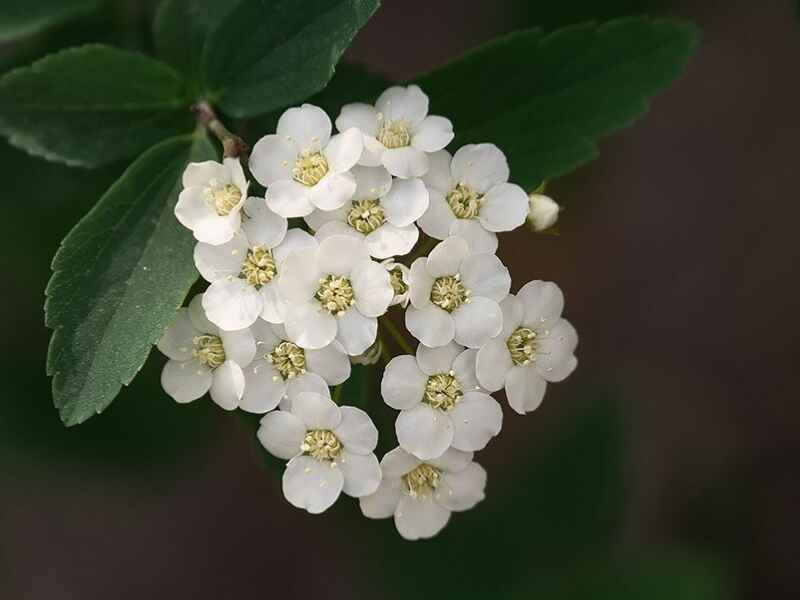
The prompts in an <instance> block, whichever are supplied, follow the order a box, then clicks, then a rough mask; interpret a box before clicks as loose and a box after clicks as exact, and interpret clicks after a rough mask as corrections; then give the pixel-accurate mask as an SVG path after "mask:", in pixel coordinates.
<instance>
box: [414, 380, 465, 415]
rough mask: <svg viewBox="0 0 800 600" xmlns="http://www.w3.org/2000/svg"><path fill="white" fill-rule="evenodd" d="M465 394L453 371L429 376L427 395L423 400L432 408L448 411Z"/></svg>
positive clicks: (426, 388)
mask: <svg viewBox="0 0 800 600" xmlns="http://www.w3.org/2000/svg"><path fill="white" fill-rule="evenodd" d="M463 395H464V392H462V391H461V386H460V385H459V384H458V381H456V378H455V375H454V373H453V372H452V371H451V372H450V373H438V374H436V375H431V376H430V377H428V381H427V383H426V384H425V396H424V397H423V398H422V401H423V402H425V403H426V404H428V405H429V406H430V407H431V408H438V409H439V410H443V411H448V410H452V409H453V407H455V405H456V404H458V402H459V401H460V400H461V397H462V396H463Z"/></svg>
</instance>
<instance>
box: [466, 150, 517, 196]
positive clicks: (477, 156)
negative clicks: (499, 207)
mask: <svg viewBox="0 0 800 600" xmlns="http://www.w3.org/2000/svg"><path fill="white" fill-rule="evenodd" d="M451 168H452V173H453V179H455V180H456V181H458V182H461V183H465V184H466V185H468V186H469V187H471V188H472V189H473V190H475V191H476V192H477V193H479V194H485V193H486V192H487V191H489V189H490V188H491V187H492V186H494V185H496V184H498V183H505V182H506V181H508V174H509V171H508V161H507V160H506V157H505V154H503V153H502V152H501V151H500V148H498V147H497V146H495V145H494V144H467V145H466V146H462V147H461V148H459V149H458V151H457V152H456V153H455V154H454V155H453V162H452V166H451ZM526 204H527V196H526Z"/></svg>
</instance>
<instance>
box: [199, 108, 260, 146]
mask: <svg viewBox="0 0 800 600" xmlns="http://www.w3.org/2000/svg"><path fill="white" fill-rule="evenodd" d="M192 112H193V113H194V115H195V116H196V117H197V121H198V123H200V124H201V125H203V126H204V127H205V128H206V129H208V130H209V131H210V132H211V133H213V134H214V135H215V136H216V138H217V139H218V140H219V141H220V143H221V144H222V155H223V156H224V157H225V158H239V157H240V156H242V155H243V154H247V153H248V152H250V146H248V145H247V143H246V142H245V141H244V140H243V139H242V138H240V137H239V136H238V135H235V134H233V133H231V132H230V131H229V130H228V128H227V127H225V124H224V123H223V122H222V121H220V120H219V118H218V117H217V113H215V112H214V109H213V107H212V106H211V105H210V104H209V103H208V102H205V101H201V102H198V103H197V104H194V105H193V106H192Z"/></svg>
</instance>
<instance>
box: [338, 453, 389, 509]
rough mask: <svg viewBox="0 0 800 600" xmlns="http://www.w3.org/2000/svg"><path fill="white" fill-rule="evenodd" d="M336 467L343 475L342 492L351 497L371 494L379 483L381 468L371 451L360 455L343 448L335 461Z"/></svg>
mask: <svg viewBox="0 0 800 600" xmlns="http://www.w3.org/2000/svg"><path fill="white" fill-rule="evenodd" d="M336 468H337V469H339V470H340V471H341V472H342V475H344V489H343V491H344V493H345V494H347V495H348V496H352V497H353V498H361V497H362V496H368V495H369V494H372V493H373V492H375V490H377V489H378V486H379V485H380V483H381V468H380V466H378V459H377V458H375V455H374V454H372V453H371V452H370V453H369V454H366V455H361V454H354V453H352V452H348V451H347V450H345V451H344V452H342V454H341V456H340V457H339V460H337V461H336Z"/></svg>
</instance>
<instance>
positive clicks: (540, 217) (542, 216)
mask: <svg viewBox="0 0 800 600" xmlns="http://www.w3.org/2000/svg"><path fill="white" fill-rule="evenodd" d="M528 198H529V204H530V211H529V212H528V221H529V222H530V224H531V227H533V230H534V231H536V232H541V231H544V230H545V229H550V228H551V227H552V226H553V225H555V224H556V221H557V220H558V213H559V212H560V211H561V207H560V206H559V205H558V204H556V203H555V201H554V200H553V199H552V198H550V197H549V196H545V195H544V194H537V193H533V194H530V195H529V196H528Z"/></svg>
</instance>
